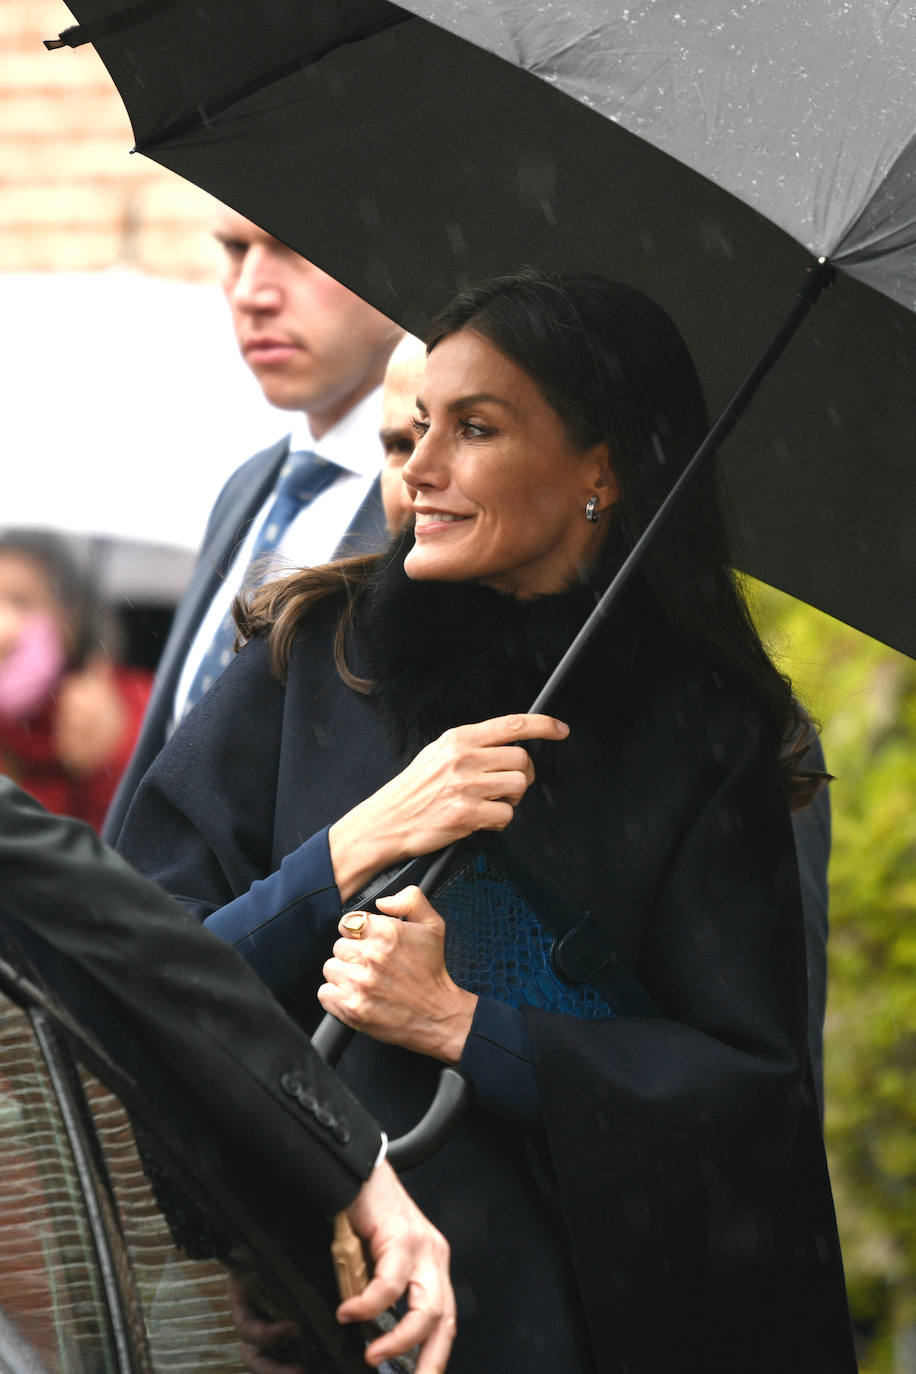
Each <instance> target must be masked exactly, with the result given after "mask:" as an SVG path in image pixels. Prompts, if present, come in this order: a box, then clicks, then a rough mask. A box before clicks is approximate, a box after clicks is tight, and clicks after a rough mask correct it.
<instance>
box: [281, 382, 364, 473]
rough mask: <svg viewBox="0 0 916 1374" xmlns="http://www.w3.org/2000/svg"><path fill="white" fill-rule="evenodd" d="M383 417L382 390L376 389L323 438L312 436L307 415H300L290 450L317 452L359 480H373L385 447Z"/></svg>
mask: <svg viewBox="0 0 916 1374" xmlns="http://www.w3.org/2000/svg"><path fill="white" fill-rule="evenodd" d="M381 417H382V388H381V387H380V386H377V387H375V389H374V390H373V391H370V392H369V394H368V395H367V396H364V397H363V399H362V400H361V401H357V402H356V405H355V406H351V407H350V409H349V410H348V411H347V413H346V415H342V416H341V418H340V419H339V420H338V421H337V423H336V425H332V426H331V428H330V429H329V430H326V431H325V433H324V434H322V436H321V438H320V439H314V438H313V437H312V431H311V430H310V429H309V422H308V419H307V418H306V416H305V415H300V416H298V418H297V420H296V423H295V424H294V425H293V428H292V432H291V434H290V436H289V451H290V453H298V452H300V451H305V452H309V453H317V454H318V456H319V457H320V458H326V459H327V460H328V461H329V462H331V463H336V464H337V465H338V467H341V468H345V469H346V471H347V472H353V473H355V474H356V475H357V476H358V477H374V476H375V475H376V473H377V472H378V470H379V468H380V467H381V466H382V447H381V443H380V441H379V437H378V431H379V425H380V424H381Z"/></svg>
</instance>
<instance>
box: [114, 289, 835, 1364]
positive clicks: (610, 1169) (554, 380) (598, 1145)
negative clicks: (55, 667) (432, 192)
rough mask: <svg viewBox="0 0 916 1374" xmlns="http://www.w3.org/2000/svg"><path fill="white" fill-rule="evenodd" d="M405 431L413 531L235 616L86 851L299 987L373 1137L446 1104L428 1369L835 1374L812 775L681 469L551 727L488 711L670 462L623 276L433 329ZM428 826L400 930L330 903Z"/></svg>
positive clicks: (659, 320)
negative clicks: (815, 1090)
mask: <svg viewBox="0 0 916 1374" xmlns="http://www.w3.org/2000/svg"><path fill="white" fill-rule="evenodd" d="M417 409H418V418H417V428H418V432H419V436H420V437H419V442H418V443H417V446H416V448H415V450H414V453H413V455H412V456H411V457H410V459H409V460H408V461H407V463H406V464H405V466H404V469H403V475H404V481H405V483H406V485H407V488H408V491H409V492H410V493H411V497H412V505H413V512H414V526H413V528H411V529H409V530H407V531H406V532H405V533H404V534H402V535H401V536H400V537H399V538H396V539H395V541H394V542H393V543H392V545H391V547H390V548H389V550H388V551H387V552H386V553H385V554H383V555H381V556H380V557H378V558H364V559H354V560H350V561H348V562H344V563H340V564H337V565H334V566H330V567H325V568H320V569H314V570H310V571H303V572H300V573H296V574H294V575H293V576H291V577H289V578H287V579H285V580H283V581H280V582H276V583H273V584H271V585H269V586H267V587H264V588H262V589H261V590H260V591H259V592H258V593H257V594H256V595H255V596H254V598H253V601H252V602H251V604H250V605H249V606H248V607H247V608H240V621H239V623H240V627H241V634H242V636H243V637H244V638H245V639H246V640H247V642H246V643H245V646H244V648H243V649H242V650H241V652H240V653H239V655H238V657H237V659H236V661H235V662H234V663H233V664H232V665H231V666H230V668H229V669H228V670H227V672H226V673H225V674H224V675H223V676H222V677H221V678H220V679H219V680H218V682H217V683H216V685H215V687H214V688H213V690H212V691H211V692H210V693H209V694H208V695H207V696H206V697H205V698H204V699H203V701H202V702H201V703H200V705H199V707H198V708H197V709H196V710H195V711H194V712H192V714H191V716H190V717H189V718H188V720H187V722H186V723H185V724H184V725H183V726H182V727H181V728H180V729H179V730H178V731H177V732H176V734H175V735H174V736H173V739H172V740H171V742H170V744H169V746H168V747H167V748H166V750H165V751H164V752H163V754H162V755H161V756H160V758H159V760H158V761H157V763H156V764H155V765H154V767H153V769H152V770H151V771H150V773H149V774H148V775H147V778H146V780H145V782H144V784H143V786H142V788H141V790H140V792H139V793H138V796H137V799H136V801H135V803H134V807H133V809H132V811H131V813H130V815H129V816H128V820H127V824H126V827H125V832H124V835H123V836H122V849H123V851H124V852H125V853H126V854H127V856H128V857H129V858H130V859H132V860H133V861H134V862H135V863H136V864H138V866H140V867H141V868H143V869H144V870H145V871H146V872H147V873H148V874H150V875H151V876H152V877H153V878H155V879H156V880H157V881H159V882H160V883H162V884H163V885H164V886H165V887H166V888H167V889H168V890H169V891H170V892H172V893H173V894H174V895H176V896H177V897H179V898H180V899H181V900H183V901H184V902H185V903H186V904H188V905H189V906H190V907H191V908H192V909H193V910H194V911H195V912H196V913H197V914H198V916H199V917H200V918H201V919H202V920H204V921H205V922H206V923H207V924H208V925H210V926H211V927H212V928H213V929H215V930H216V931H217V932H218V933H220V934H222V935H223V937H224V938H226V939H228V940H231V941H233V942H234V943H236V944H237V945H238V947H239V948H240V949H242V950H243V952H245V953H246V955H247V956H248V957H249V958H250V959H251V961H252V963H253V964H254V966H255V967H256V968H257V969H258V971H259V972H260V973H261V976H262V977H263V978H264V979H265V980H266V981H267V982H268V983H269V985H270V986H271V987H273V988H274V990H275V991H276V992H277V994H278V996H280V997H281V998H282V999H283V1000H284V1001H286V1002H287V1004H288V1005H289V1006H290V1007H292V1008H295V1010H296V1011H297V1013H298V1015H299V1016H300V1017H301V1018H302V1019H303V1020H304V1021H305V1022H306V1024H307V1025H309V1026H311V1025H313V1024H314V1021H315V1019H316V1018H317V1014H318V1010H319V1008H318V1006H317V1004H316V1003H315V1000H314V999H315V994H316V992H317V996H318V1002H320V1005H321V1006H322V1007H324V1008H325V1009H327V1010H330V1011H332V1012H334V1013H335V1015H337V1016H339V1017H340V1018H341V1019H343V1020H344V1021H346V1022H347V1023H348V1024H350V1025H351V1026H354V1027H355V1028H357V1029H359V1030H362V1031H364V1032H365V1034H364V1035H361V1036H359V1037H357V1040H356V1041H355V1042H354V1044H353V1046H352V1047H351V1048H350V1049H349V1050H348V1052H347V1054H346V1055H345V1057H344V1059H343V1061H342V1063H341V1073H342V1076H344V1077H345V1078H346V1079H347V1080H348V1081H349V1082H350V1084H351V1086H352V1087H353V1088H354V1090H355V1091H356V1093H357V1095H358V1096H359V1097H360V1098H361V1099H362V1100H363V1101H365V1102H366V1104H367V1105H368V1106H369V1107H370V1109H371V1110H373V1111H375V1112H376V1113H377V1114H378V1115H379V1117H380V1119H381V1120H383V1121H384V1122H385V1123H386V1124H387V1125H388V1127H389V1130H390V1131H392V1132H393V1133H400V1132H401V1131H403V1130H404V1129H405V1128H406V1127H407V1126H409V1125H411V1124H413V1122H414V1121H415V1120H416V1119H417V1118H418V1117H419V1115H420V1114H421V1112H422V1110H423V1109H424V1107H425V1105H426V1103H427V1102H428V1099H429V1095H430V1093H431V1090H432V1085H433V1083H434V1081H435V1078H436V1074H437V1071H438V1068H439V1067H440V1066H441V1064H443V1063H453V1064H458V1065H460V1067H461V1068H462V1069H463V1070H464V1072H465V1073H466V1074H467V1076H468V1078H469V1079H470V1081H471V1083H472V1086H473V1089H474V1105H473V1107H472V1108H471V1110H470V1112H469V1113H468V1115H467V1117H466V1118H465V1119H464V1121H463V1122H462V1123H461V1125H460V1126H459V1128H458V1130H457V1131H456V1133H455V1134H454V1135H453V1137H452V1138H451V1140H450V1141H449V1142H448V1144H447V1145H446V1146H445V1147H444V1148H443V1149H442V1150H441V1151H440V1153H439V1154H438V1155H437V1156H436V1157H435V1158H434V1159H432V1160H430V1161H429V1162H428V1163H426V1164H424V1165H422V1166H420V1167H419V1168H417V1169H416V1170H414V1171H412V1172H411V1173H410V1174H409V1175H408V1178H407V1182H408V1186H409V1187H410V1189H411V1191H412V1193H413V1194H414V1196H415V1197H416V1199H417V1201H418V1202H419V1203H420V1205H421V1207H422V1208H423V1209H424V1210H425V1211H426V1212H427V1213H428V1215H430V1216H431V1218H432V1219H433V1220H434V1221H435V1223H436V1224H437V1225H438V1226H439V1228H440V1229H441V1230H442V1231H443V1232H444V1233H445V1235H446V1237H447V1238H448V1240H449V1241H450V1243H451V1246H452V1254H453V1277H454V1281H455V1287H456V1292H457V1295H458V1305H459V1335H458V1340H457V1343H456V1345H455V1349H454V1354H453V1357H452V1362H451V1364H450V1369H453V1370H457V1371H466V1370H467V1371H470V1370H475V1371H476V1370H482V1369H486V1370H500V1371H530V1370H563V1371H569V1374H580V1371H581V1372H582V1374H584V1372H585V1371H590V1372H591V1374H598V1372H599V1371H600V1374H604V1371H618V1372H619V1374H625V1371H626V1372H627V1374H670V1371H673V1370H674V1369H678V1370H683V1371H695V1374H712V1372H713V1371H718V1372H721V1374H725V1372H726V1371H728V1374H736V1372H737V1371H741V1374H748V1372H749V1371H759V1374H775V1371H780V1372H781V1374H788V1372H789V1371H798V1374H802V1371H804V1374H816V1372H818V1371H823V1372H824V1374H827V1371H830V1372H831V1374H836V1371H845V1370H852V1369H854V1368H855V1362H854V1358H853V1355H852V1353H851V1344H850V1338H849V1328H848V1316H847V1313H846V1308H845V1297H844V1289H843V1277H842V1265H841V1261H840V1257H839V1249H838V1244H837V1239H836V1228H835V1222H834V1217H833V1207H832V1201H831V1197H830V1189H829V1182H828V1180H827V1175H826V1166H825V1163H824V1156H823V1144H822V1141H821V1139H820V1134H819V1125H818V1120H817V1112H816V1107H815V1105H814V1101H813V1097H812V1096H811V1094H810V1091H809V1086H808V1085H809V1082H810V1076H809V1075H808V1074H807V1069H806V1052H805V955H804V943H803V935H802V922H801V913H800V901H799V893H798V876H797V870H796V865H795V858H794V849H793V842H792V834H791V826H790V819H789V813H790V807H794V806H801V805H804V804H805V802H806V801H807V800H809V799H810V797H811V795H812V793H813V791H814V790H815V789H816V787H817V786H818V785H819V783H820V781H821V779H820V778H819V777H817V776H815V775H812V774H811V773H809V772H806V771H805V770H804V769H803V768H802V766H801V763H800V758H801V753H802V751H803V749H804V747H805V742H806V739H805V737H806V735H807V733H808V726H807V722H806V721H805V720H804V718H803V717H802V716H801V713H800V710H799V708H798V707H797V705H796V704H795V702H794V699H793V697H792V695H791V691H790V688H789V685H788V683H787V682H786V681H785V680H784V679H783V678H782V677H780V675H779V674H778V673H777V672H776V671H775V669H774V668H773V667H772V665H771V664H770V662H769V660H768V658H767V656H766V653H765V652H764V650H763V648H762V646H761V644H760V641H759V639H758V638H757V635H756V633H755V631H754V628H753V625H752V623H751V621H750V619H749V617H748V615H747V612H746V610H745V607H744V604H743V602H742V600H741V597H740V594H739V591H738V589H737V588H736V586H735V583H734V580H733V578H732V575H731V573H730V571H729V568H728V561H727V551H726V548H725V540H724V535H723V532H722V522H721V519H720V517H719V514H718V507H717V503H716V497H715V491H714V489H713V484H712V480H711V479H710V478H708V477H707V478H701V479H700V480H699V481H698V482H697V483H696V484H695V485H694V487H693V490H692V491H691V492H689V493H688V494H687V495H685V497H684V499H682V500H681V502H680V504H679V505H678V507H677V508H676V510H675V512H674V514H673V516H672V519H671V520H670V522H669V523H668V526H667V528H666V529H665V530H664V531H663V532H662V533H661V535H660V537H659V539H658V540H657V541H656V544H655V546H654V548H653V549H652V551H651V552H650V554H649V556H648V558H647V559H646V561H645V563H644V564H643V566H642V570H641V571H640V573H639V574H638V575H637V576H636V578H635V579H634V580H633V581H632V582H631V584H630V587H629V589H628V591H627V593H626V595H625V596H624V598H623V600H622V602H621V603H620V604H619V605H618V607H617V608H616V610H615V611H614V613H613V614H612V615H611V616H610V617H608V619H607V621H606V622H605V625H604V627H603V628H602V631H601V633H600V634H598V635H597V636H596V637H595V639H594V640H593V641H592V643H591V645H590V647H589V649H588V651H587V653H586V654H585V656H584V660H583V662H582V663H581V664H580V666H579V669H578V671H577V673H576V674H575V676H574V677H573V679H572V680H571V681H570V682H569V685H568V686H567V687H565V688H564V689H563V690H562V692H561V693H560V695H559V696H558V698H557V700H556V703H555V706H554V708H553V709H555V710H556V712H557V716H556V717H554V716H546V715H524V714H518V713H519V712H520V711H523V709H524V707H525V706H526V704H527V703H528V702H530V701H531V700H532V699H533V698H534V697H535V696H536V694H537V692H538V690H539V688H540V686H541V685H542V683H543V681H544V679H545V678H546V676H547V674H548V673H549V671H550V670H551V668H552V667H553V666H554V664H555V663H556V662H557V661H558V659H559V658H560V656H561V655H562V653H563V651H564V650H565V648H566V647H567V645H568V643H569V641H570V640H571V638H572V637H573V635H574V634H575V632H576V631H577V630H578V629H579V628H580V626H581V624H582V623H583V621H584V620H585V618H586V616H587V614H588V612H589V611H590V609H591V608H592V607H593V606H594V604H595V601H596V599H597V597H598V596H599V595H600V593H601V591H602V590H603V589H604V587H605V586H607V584H608V582H609V580H610V579H611V577H612V576H613V574H614V572H615V571H616V569H617V568H618V567H619V566H620V564H621V562H622V560H623V558H624V557H625V556H626V554H627V552H628V551H629V549H630V548H631V547H632V546H633V543H634V541H635V539H636V538H637V536H638V534H639V532H640V530H641V529H642V527H643V526H644V524H645V522H646V521H647V519H648V518H649V517H650V516H651V514H652V513H653V512H654V510H655V509H656V508H657V506H658V504H659V503H660V500H661V498H662V496H663V495H664V493H665V492H666V491H667V490H668V489H669V488H670V486H671V484H672V482H673V481H674V479H675V478H676V476H677V474H678V473H679V472H680V471H681V470H682V468H683V466H684V464H685V463H686V461H687V459H688V458H689V457H690V455H691V453H692V452H693V450H694V449H695V447H696V446H697V443H698V442H699V440H700V438H701V437H702V435H703V433H704V427H705V414H704V407H703V402H702V397H701V393H700V387H699V384H698V382H697V378H696V375H695V372H694V369H693V365H692V363H691V360H690V357H689V355H688V353H687V350H686V348H685V346H684V344H683V341H682V340H681V338H680V335H679V334H678V332H677V330H676V329H675V327H674V325H673V324H672V322H671V321H670V320H669V319H668V317H667V316H666V315H665V314H664V312H663V311H661V310H660V309H659V307H658V306H656V305H654V304H653V303H652V302H651V301H649V300H648V299H647V298H646V297H644V296H642V295H641V294H640V293H638V292H636V291H633V290H630V289H628V288H626V287H622V286H616V285H613V284H611V283H608V282H606V281H604V280H602V279H599V278H596V277H590V276H583V277H577V278H570V277H566V278H554V277H549V276H545V275H542V274H539V273H533V272H529V273H521V274H519V275H517V276H514V277H508V278H501V279H497V280H495V281H492V282H489V283H484V284H483V285H481V286H479V287H476V288H472V289H471V290H470V291H468V292H466V293H464V294H463V295H461V296H460V297H458V299H457V300H456V301H455V302H453V304H452V305H451V306H450V307H449V308H448V309H447V310H446V311H445V312H444V313H443V314H442V315H441V316H440V317H439V319H438V321H437V322H436V323H435V325H434V328H433V331H432V334H431V338H430V344H429V356H428V361H427V367H426V372H425V375H424V379H423V384H422V388H421V393H420V396H419V397H418V400H417ZM523 744H525V745H527V747H522V746H523ZM535 770H536V773H537V780H536V781H535ZM467 837H471V838H470V840H469V842H468V844H467V846H466V849H465V851H464V853H463V857H462V859H461V861H460V864H459V866H458V868H457V871H456V872H454V873H452V874H451V875H450V876H449V877H448V878H447V880H446V881H445V882H444V883H443V884H442V886H441V887H440V888H439V889H438V890H437V891H436V893H435V894H434V896H433V900H432V902H430V901H429V900H427V899H426V898H425V897H424V896H423V895H422V894H421V893H420V892H419V890H418V889H417V888H416V887H414V886H406V887H403V886H401V890H400V891H395V892H394V893H393V894H392V895H389V896H382V897H379V898H378V902H377V905H378V908H379V910H380V911H381V912H382V913H383V914H382V915H379V914H378V913H375V914H372V913H369V912H365V911H357V912H350V913H348V914H346V915H344V914H343V913H344V912H345V910H346V908H347V907H348V906H359V905H360V904H361V903H360V894H361V893H362V892H363V891H364V890H365V888H366V885H367V884H370V883H373V881H374V880H376V879H377V878H378V876H379V875H380V874H384V873H385V872H386V871H388V870H391V869H392V868H394V869H395V870H397V866H398V865H400V864H403V863H405V862H408V861H411V860H419V859H422V858H423V857H424V856H427V855H430V854H432V853H434V852H435V851H437V850H439V849H440V848H442V847H443V846H445V845H446V844H448V843H450V842H451V841H453V840H456V839H466V838H467ZM402 881H406V880H398V881H397V882H396V883H395V886H398V885H400V882H402ZM363 904H365V903H363ZM392 916H396V917H400V918H401V919H400V920H391V919H388V918H389V917H392ZM558 927H560V928H558ZM338 931H339V934H340V937H341V938H339V939H337V941H336V943H334V944H333V954H332V957H330V958H328V955H329V954H331V948H330V947H331V944H332V942H333V941H334V935H335V933H337V932H338ZM628 971H629V972H628ZM636 980H638V983H637V982H636ZM634 987H635V988H636V993H635V1000H634V998H633V992H634ZM621 988H624V989H626V990H627V993H626V996H627V998H629V1001H627V1000H624V1001H621V1000H619V999H618V997H617V994H618V993H619V992H620V990H621ZM646 994H647V995H646ZM618 1011H619V1012H620V1013H621V1014H616V1013H617V1012H618ZM408 1051H409V1052H410V1053H407V1052H408Z"/></svg>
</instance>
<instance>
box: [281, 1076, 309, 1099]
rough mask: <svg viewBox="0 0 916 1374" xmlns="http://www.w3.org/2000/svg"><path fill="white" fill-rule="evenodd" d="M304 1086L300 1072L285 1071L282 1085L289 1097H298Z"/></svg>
mask: <svg viewBox="0 0 916 1374" xmlns="http://www.w3.org/2000/svg"><path fill="white" fill-rule="evenodd" d="M304 1086H305V1084H304V1083H303V1082H302V1078H301V1076H300V1075H299V1074H298V1073H285V1074H284V1075H283V1076H282V1078H281V1079H280V1087H281V1088H282V1089H283V1091H284V1092H285V1093H286V1094H287V1096H289V1097H298V1096H299V1094H300V1093H301V1092H302V1089H303V1088H304Z"/></svg>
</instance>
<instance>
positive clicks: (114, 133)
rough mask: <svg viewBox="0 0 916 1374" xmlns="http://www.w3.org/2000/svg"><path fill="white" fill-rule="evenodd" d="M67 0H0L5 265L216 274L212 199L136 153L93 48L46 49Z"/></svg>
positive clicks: (190, 276) (64, 18) (0, 251)
mask: <svg viewBox="0 0 916 1374" xmlns="http://www.w3.org/2000/svg"><path fill="white" fill-rule="evenodd" d="M73 22H74V20H73V16H72V15H71V13H70V11H69V10H68V9H67V8H66V6H65V5H64V4H63V3H62V0H0V271H3V272H34V271H67V272H91V271H97V270H100V269H103V268H106V267H111V266H113V265H119V266H123V267H132V268H135V269H137V270H139V271H142V272H147V273H152V274H155V275H163V276H170V277H179V278H184V279H186V280H201V279H204V280H205V279H208V278H211V277H212V275H213V272H214V268H215V258H214V254H213V251H212V247H211V243H210V239H209V235H208V233H207V225H208V214H209V206H210V204H211V202H209V200H208V198H207V197H206V196H204V195H203V193H202V192H200V191H198V190H197V189H196V188H195V187H193V186H190V185H189V184H188V183H187V182H184V181H182V180H181V179H180V178H179V177H177V176H175V175H174V174H173V173H171V172H166V171H164V170H163V169H162V168H159V167H157V166H155V165H154V164H153V163H151V162H148V161H147V160H146V159H145V158H143V157H140V156H139V155H135V156H130V155H129V150H130V148H131V147H132V145H133V139H132V136H131V130H130V123H129V121H128V119H127V115H126V114H125V112H124V107H123V105H122V104H121V101H120V97H119V96H118V95H117V92H116V91H115V89H114V86H113V85H112V82H111V80H110V78H109V77H108V74H107V72H106V71H105V69H104V67H103V66H102V64H101V62H100V61H99V59H98V57H97V56H96V53H95V51H94V49H93V48H92V47H91V46H88V45H87V46H86V47H82V48H76V49H70V48H63V49H60V50H58V51H56V52H47V51H46V50H45V48H44V47H43V46H42V39H44V38H53V37H54V36H55V35H56V34H58V33H59V32H60V31H61V30H62V29H65V28H68V27H70V25H72V24H73Z"/></svg>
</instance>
